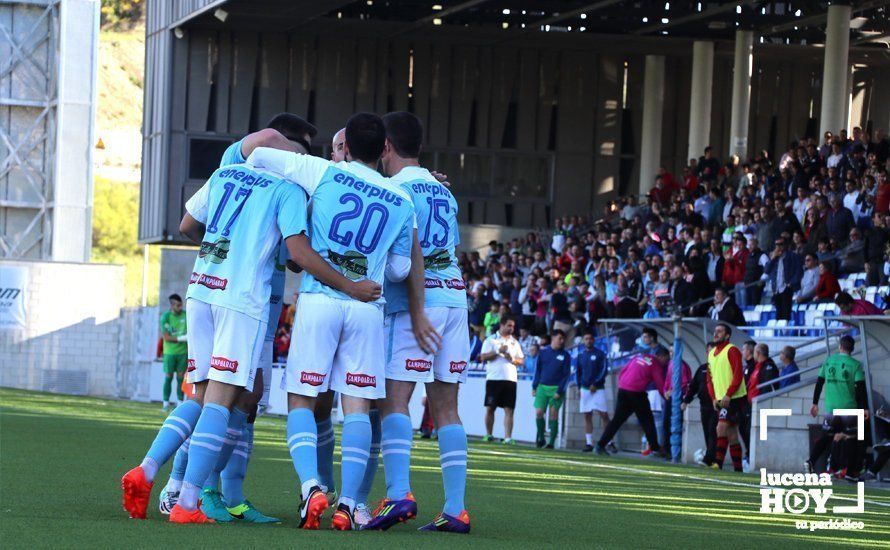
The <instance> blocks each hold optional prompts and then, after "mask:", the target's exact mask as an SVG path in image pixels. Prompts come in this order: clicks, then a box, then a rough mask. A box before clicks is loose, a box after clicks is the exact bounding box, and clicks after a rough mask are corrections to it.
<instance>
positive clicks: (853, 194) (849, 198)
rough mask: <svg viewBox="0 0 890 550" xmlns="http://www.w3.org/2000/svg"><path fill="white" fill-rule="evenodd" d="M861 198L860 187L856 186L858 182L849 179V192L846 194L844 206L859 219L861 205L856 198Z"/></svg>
mask: <svg viewBox="0 0 890 550" xmlns="http://www.w3.org/2000/svg"><path fill="white" fill-rule="evenodd" d="M858 198H859V189H857V188H856V183H855V182H853V181H851V180H847V193H846V194H845V195H844V206H846V207H847V208H849V209H850V212H852V213H853V219H854V220H858V219H859V210H860V209H859V205H858V204H856V199H858Z"/></svg>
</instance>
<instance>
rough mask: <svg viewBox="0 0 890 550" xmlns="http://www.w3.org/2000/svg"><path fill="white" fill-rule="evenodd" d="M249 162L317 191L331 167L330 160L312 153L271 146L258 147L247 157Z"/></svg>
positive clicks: (309, 191)
mask: <svg viewBox="0 0 890 550" xmlns="http://www.w3.org/2000/svg"><path fill="white" fill-rule="evenodd" d="M247 164H250V165H252V166H254V167H256V168H259V169H262V170H267V171H269V172H273V173H275V174H278V175H280V176H281V177H282V178H284V179H286V180H288V181H291V182H293V183H296V184H297V185H299V186H300V187H302V188H303V189H305V190H306V193H308V194H309V196H312V195H313V194H314V193H315V190H316V189H317V188H318V185H319V184H320V183H321V181H322V179H323V178H324V174H325V173H326V172H327V171H328V169H330V168H331V166H332V164H331V162H330V161H328V160H325V159H323V158H319V157H313V156H312V155H308V154H302V153H294V152H291V151H285V150H281V149H277V148H271V147H257V148H256V149H254V150H253V152H251V153H250V156H249V157H247Z"/></svg>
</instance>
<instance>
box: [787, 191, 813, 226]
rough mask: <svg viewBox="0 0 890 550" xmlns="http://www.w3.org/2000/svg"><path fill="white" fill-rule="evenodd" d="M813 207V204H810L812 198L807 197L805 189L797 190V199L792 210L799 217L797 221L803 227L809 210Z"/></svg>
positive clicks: (792, 204) (792, 205)
mask: <svg viewBox="0 0 890 550" xmlns="http://www.w3.org/2000/svg"><path fill="white" fill-rule="evenodd" d="M810 206H812V202H810V197H808V196H807V190H806V188H805V187H798V188H797V197H795V199H794V201H793V202H792V203H791V210H792V211H793V212H794V215H795V216H797V221H798V222H799V223H800V224H801V225H803V220H804V218H805V217H806V215H807V210H809V209H810Z"/></svg>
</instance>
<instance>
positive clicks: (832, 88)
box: [819, 3, 850, 136]
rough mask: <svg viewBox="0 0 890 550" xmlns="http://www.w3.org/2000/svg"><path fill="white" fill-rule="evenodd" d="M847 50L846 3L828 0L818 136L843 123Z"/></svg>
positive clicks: (845, 112) (845, 107)
mask: <svg viewBox="0 0 890 550" xmlns="http://www.w3.org/2000/svg"><path fill="white" fill-rule="evenodd" d="M849 51H850V6H844V5H841V4H837V3H832V4H831V5H830V6H828V23H827V25H826V27H825V64H824V65H823V68H822V111H821V113H820V115H819V126H820V129H821V131H820V132H819V135H820V136H823V135H825V132H829V131H830V132H832V133H834V134H837V132H838V130H840V129H842V128H845V127H846V123H847V116H846V115H847V109H848V107H849V105H848V103H849V95H848V89H849V88H848V84H847V81H848V79H849V78H850V76H849V73H850V70H849V68H848V65H849V62H848V58H849Z"/></svg>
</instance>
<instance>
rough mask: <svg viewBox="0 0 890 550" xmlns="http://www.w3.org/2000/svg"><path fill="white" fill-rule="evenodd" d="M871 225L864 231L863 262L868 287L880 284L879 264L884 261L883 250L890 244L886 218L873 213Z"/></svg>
mask: <svg viewBox="0 0 890 550" xmlns="http://www.w3.org/2000/svg"><path fill="white" fill-rule="evenodd" d="M872 220H873V224H872V226H871V227H870V228H869V229H867V230H866V231H865V262H866V266H867V269H866V275H867V276H866V282H867V284H868V285H869V286H878V285H880V284H881V269H880V266H881V263H882V262H883V260H884V250H885V249H886V248H887V243H888V242H890V230H888V228H887V225H886V216H885V215H884V214H880V213H874V215H873V216H872Z"/></svg>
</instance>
